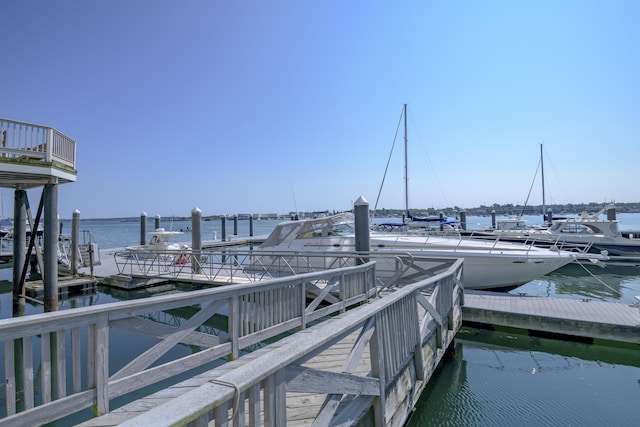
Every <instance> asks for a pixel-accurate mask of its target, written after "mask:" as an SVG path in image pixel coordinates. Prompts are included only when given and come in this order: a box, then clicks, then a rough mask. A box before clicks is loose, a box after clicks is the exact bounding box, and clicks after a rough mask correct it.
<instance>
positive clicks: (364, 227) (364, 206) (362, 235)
mask: <svg viewBox="0 0 640 427" xmlns="http://www.w3.org/2000/svg"><path fill="white" fill-rule="evenodd" d="M353 212H354V216H355V218H354V220H355V229H356V230H355V231H356V251H357V252H369V250H370V246H369V202H367V201H366V200H365V198H364V197H362V196H360V197H358V200H356V201H355V203H354V204H353ZM358 261H359V264H360V263H362V264H364V263H366V262H368V261H369V260H368V259H363V258H358Z"/></svg>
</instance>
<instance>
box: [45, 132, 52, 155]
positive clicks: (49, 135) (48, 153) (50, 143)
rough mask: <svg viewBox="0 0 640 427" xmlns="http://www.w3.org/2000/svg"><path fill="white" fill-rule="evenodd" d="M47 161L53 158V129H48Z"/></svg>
mask: <svg viewBox="0 0 640 427" xmlns="http://www.w3.org/2000/svg"><path fill="white" fill-rule="evenodd" d="M45 145H46V148H45V157H44V158H45V161H47V162H51V161H52V160H53V129H52V128H49V129H47V143H46V144H45Z"/></svg>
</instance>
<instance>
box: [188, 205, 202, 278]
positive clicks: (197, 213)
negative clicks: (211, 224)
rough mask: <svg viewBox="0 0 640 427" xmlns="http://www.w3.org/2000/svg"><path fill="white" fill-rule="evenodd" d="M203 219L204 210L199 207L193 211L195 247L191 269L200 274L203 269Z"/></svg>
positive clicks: (192, 243) (192, 245) (193, 244)
mask: <svg viewBox="0 0 640 427" xmlns="http://www.w3.org/2000/svg"><path fill="white" fill-rule="evenodd" d="M201 221H202V211H201V210H200V209H198V207H195V208H193V210H192V211H191V248H192V249H193V255H192V256H193V257H194V258H195V259H192V260H191V271H193V273H195V274H198V273H200V271H201V266H200V261H199V258H200V251H201V250H202V232H201V229H200V225H201V224H200V222H201Z"/></svg>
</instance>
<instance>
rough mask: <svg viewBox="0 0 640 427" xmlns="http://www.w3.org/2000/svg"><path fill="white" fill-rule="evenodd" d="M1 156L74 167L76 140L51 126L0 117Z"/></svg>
mask: <svg viewBox="0 0 640 427" xmlns="http://www.w3.org/2000/svg"><path fill="white" fill-rule="evenodd" d="M0 158H2V159H20V160H27V159H31V160H40V161H42V162H47V163H58V164H61V165H64V166H68V167H70V168H72V169H74V170H75V165H76V142H75V141H74V140H73V139H71V138H69V137H68V136H66V135H64V134H63V133H61V132H58V131H57V130H55V129H53V128H51V127H47V126H41V125H36V124H32V123H25V122H19V121H15V120H9V119H2V118H0Z"/></svg>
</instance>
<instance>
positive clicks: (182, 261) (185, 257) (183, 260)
mask: <svg viewBox="0 0 640 427" xmlns="http://www.w3.org/2000/svg"><path fill="white" fill-rule="evenodd" d="M187 261H189V255H187V254H186V253H184V252H183V253H181V254H180V255H178V258H176V260H175V261H174V262H173V263H174V264H178V265H181V264H186V263H187Z"/></svg>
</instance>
